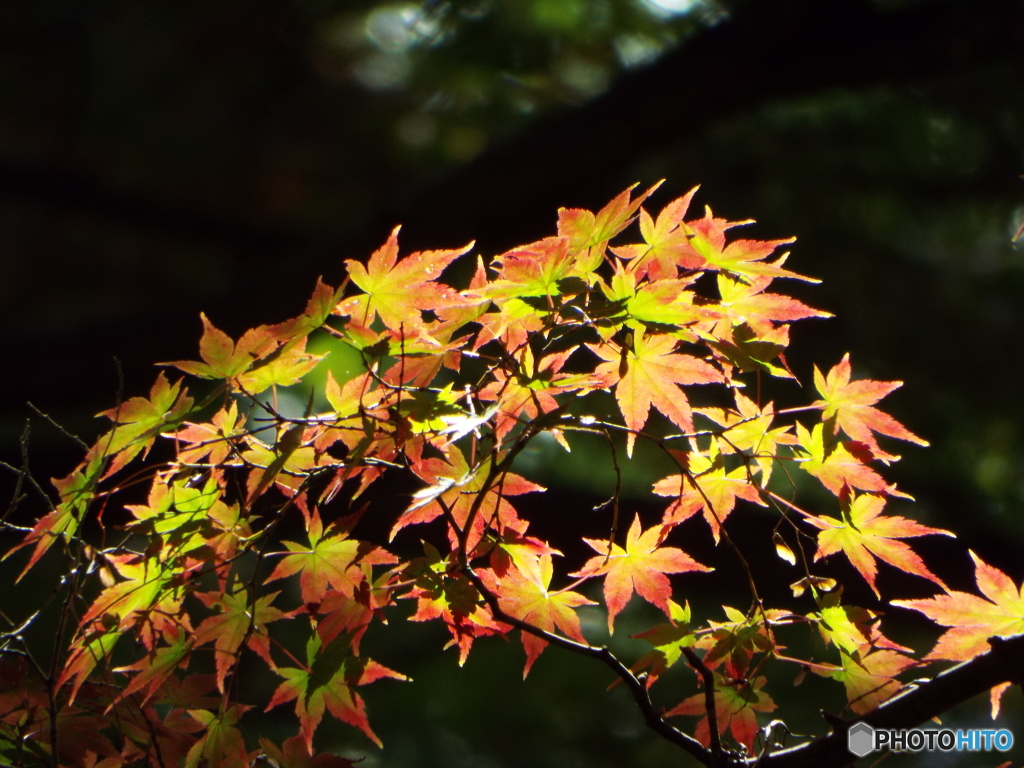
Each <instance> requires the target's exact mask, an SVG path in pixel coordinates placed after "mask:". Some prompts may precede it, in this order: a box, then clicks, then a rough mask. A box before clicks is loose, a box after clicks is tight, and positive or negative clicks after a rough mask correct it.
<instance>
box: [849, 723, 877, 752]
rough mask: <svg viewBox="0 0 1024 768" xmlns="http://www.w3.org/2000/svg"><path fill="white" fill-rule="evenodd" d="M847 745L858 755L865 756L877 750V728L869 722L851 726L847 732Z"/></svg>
mask: <svg viewBox="0 0 1024 768" xmlns="http://www.w3.org/2000/svg"><path fill="white" fill-rule="evenodd" d="M846 747H847V749H849V750H850V752H852V753H853V754H855V755H856V756H857V757H864V755H867V754H869V753H871V752H874V751H875V729H874V728H872V727H871V726H870V725H868V724H867V723H857V724H856V725H852V726H850V730H848V731H847V732H846Z"/></svg>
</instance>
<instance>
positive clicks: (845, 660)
mask: <svg viewBox="0 0 1024 768" xmlns="http://www.w3.org/2000/svg"><path fill="white" fill-rule="evenodd" d="M840 656H841V657H842V670H838V671H834V672H829V673H826V674H827V675H828V676H829V677H831V678H832V679H834V680H839V681H841V682H842V683H843V685H844V686H845V687H846V698H847V700H848V701H849V707H850V709H852V710H853V711H854V712H856V713H857V714H859V715H863V714H865V713H867V712H870V711H871V710H873V709H876V708H877V707H878V705H879V704H881V703H882V702H884V701H886V700H887V699H890V698H892V697H893V695H894V694H895V693H896V692H897V691H899V690H900V689H901V688H902V687H903V683H901V682H900V681H899V680H897V679H896V675H898V674H900V672H903V671H904V670H905V669H907V668H909V667H912V666H914V665H915V664H916V663H917V662H915V661H914V660H913V659H912V658H910V657H909V656H904V655H903V654H902V653H897V652H896V651H892V650H888V649H882V650H873V651H870V652H867V651H861V650H857V651H852V652H850V651H847V650H846V649H845V648H841V649H840ZM816 671H817V670H816Z"/></svg>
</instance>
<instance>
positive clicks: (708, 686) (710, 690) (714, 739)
mask: <svg viewBox="0 0 1024 768" xmlns="http://www.w3.org/2000/svg"><path fill="white" fill-rule="evenodd" d="M680 650H682V652H683V656H685V657H686V661H687V663H688V664H689V665H690V666H691V667H693V669H694V671H695V672H696V673H697V674H698V675H700V677H701V679H702V680H703V681H704V711H705V713H706V714H707V716H708V738H709V740H710V748H711V754H712V755H713V756H714V758H715V763H714V764H715V765H716V766H717V765H718V764H719V763H720V762H721V760H722V735H721V734H720V733H719V732H718V710H717V709H716V708H715V676H714V674H713V673H712V672H711V670H710V669H708V665H707V664H705V663H704V661H703V660H702V659H701V658H700V656H698V655H697V654H696V653H694V652H693V649H692V648H685V647H684V648H681V649H680Z"/></svg>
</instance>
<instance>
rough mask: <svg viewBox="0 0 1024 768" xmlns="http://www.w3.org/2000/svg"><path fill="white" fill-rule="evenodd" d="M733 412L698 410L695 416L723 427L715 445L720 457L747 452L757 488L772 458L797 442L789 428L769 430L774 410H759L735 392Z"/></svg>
mask: <svg viewBox="0 0 1024 768" xmlns="http://www.w3.org/2000/svg"><path fill="white" fill-rule="evenodd" d="M733 396H734V398H735V400H736V410H735V411H732V410H726V409H723V408H698V409H696V412H697V413H699V414H701V415H702V416H704V417H706V418H708V419H710V420H711V421H713V422H715V423H716V424H718V425H720V426H722V427H725V430H724V431H723V433H722V438H723V439H721V440H718V441H716V443H717V447H718V450H720V451H721V452H722V453H723V454H726V455H728V454H731V453H736V452H742V453H745V452H747V451H749V452H750V454H749V455H750V456H752V457H753V459H754V462H755V464H757V466H758V468H759V469H760V470H761V479H760V484H761V486H762V487H764V486H766V485H767V484H768V479H769V478H770V477H771V471H772V466H773V464H774V462H775V454H776V452H777V449H778V446H780V445H793V444H794V443H795V442H796V438H795V437H793V435H792V434H790V431H789V430H790V428H789V427H776V428H775V429H772V428H771V424H772V421H773V420H774V419H775V407H774V405H773V404H772V403H768V404H767V405H766V406H765V407H764V408H758V406H757V404H756V403H754V401H753V400H751V399H750V398H749V397H747V396H746V395H744V394H743V393H742V392H740V391H739V390H738V389H737V390H735V392H734V395H733Z"/></svg>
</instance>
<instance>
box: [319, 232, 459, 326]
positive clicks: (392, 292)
mask: <svg viewBox="0 0 1024 768" xmlns="http://www.w3.org/2000/svg"><path fill="white" fill-rule="evenodd" d="M398 230H399V227H395V228H394V229H393V230H391V236H390V237H389V238H388V241H387V242H386V243H385V244H384V245H382V246H381V247H380V248H378V249H377V250H376V251H374V252H373V255H372V256H370V260H369V261H368V262H367V263H366V266H363V265H362V264H361V263H360V262H358V261H356V260H354V259H347V260H346V261H345V266H346V267H348V274H349V276H350V277H351V278H352V282H353V283H355V284H356V285H357V286H359V287H360V288H362V289H363V291H364V293H362V294H360V295H358V296H352V297H350V298H348V299H345V300H343V301H342V302H341V303H340V304H338V306H337V307H335V309H334V313H335V314H337V315H348V316H351V317H352V319H353V320H355V321H356V322H358V323H359V324H360V325H364V326H366V327H369V326H370V325H371V323H373V319H374V317H375V316H377V317H380V319H381V321H382V322H383V323H384V325H386V326H387V327H388V328H390V329H391V330H395V331H397V330H399V329H400V328H401V327H403V326H404V327H405V328H406V330H409V329H415V328H419V327H420V326H421V325H422V324H423V317H422V315H421V314H420V310H425V309H430V310H434V311H436V310H438V309H444V308H447V307H452V306H456V305H459V304H462V303H463V299H462V298H461V297H460V296H459V293H458V291H456V290H455V289H454V288H450V287H448V286H447V285H444V284H443V283H438V282H436V280H437V278H438V277H439V276H440V275H441V273H442V272H443V271H444V270H445V268H446V267H447V266H448V265H449V264H451V263H452V262H453V261H455V259H457V258H458V257H459V256H462V255H463V254H464V253H466V252H468V251H469V249H470V248H472V247H473V243H469V245H467V246H465V247H464V248H457V249H455V250H452V251H422V252H416V253H411V254H409V255H408V256H406V257H405V258H404V259H402V260H401V261H400V262H399V261H398Z"/></svg>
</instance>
